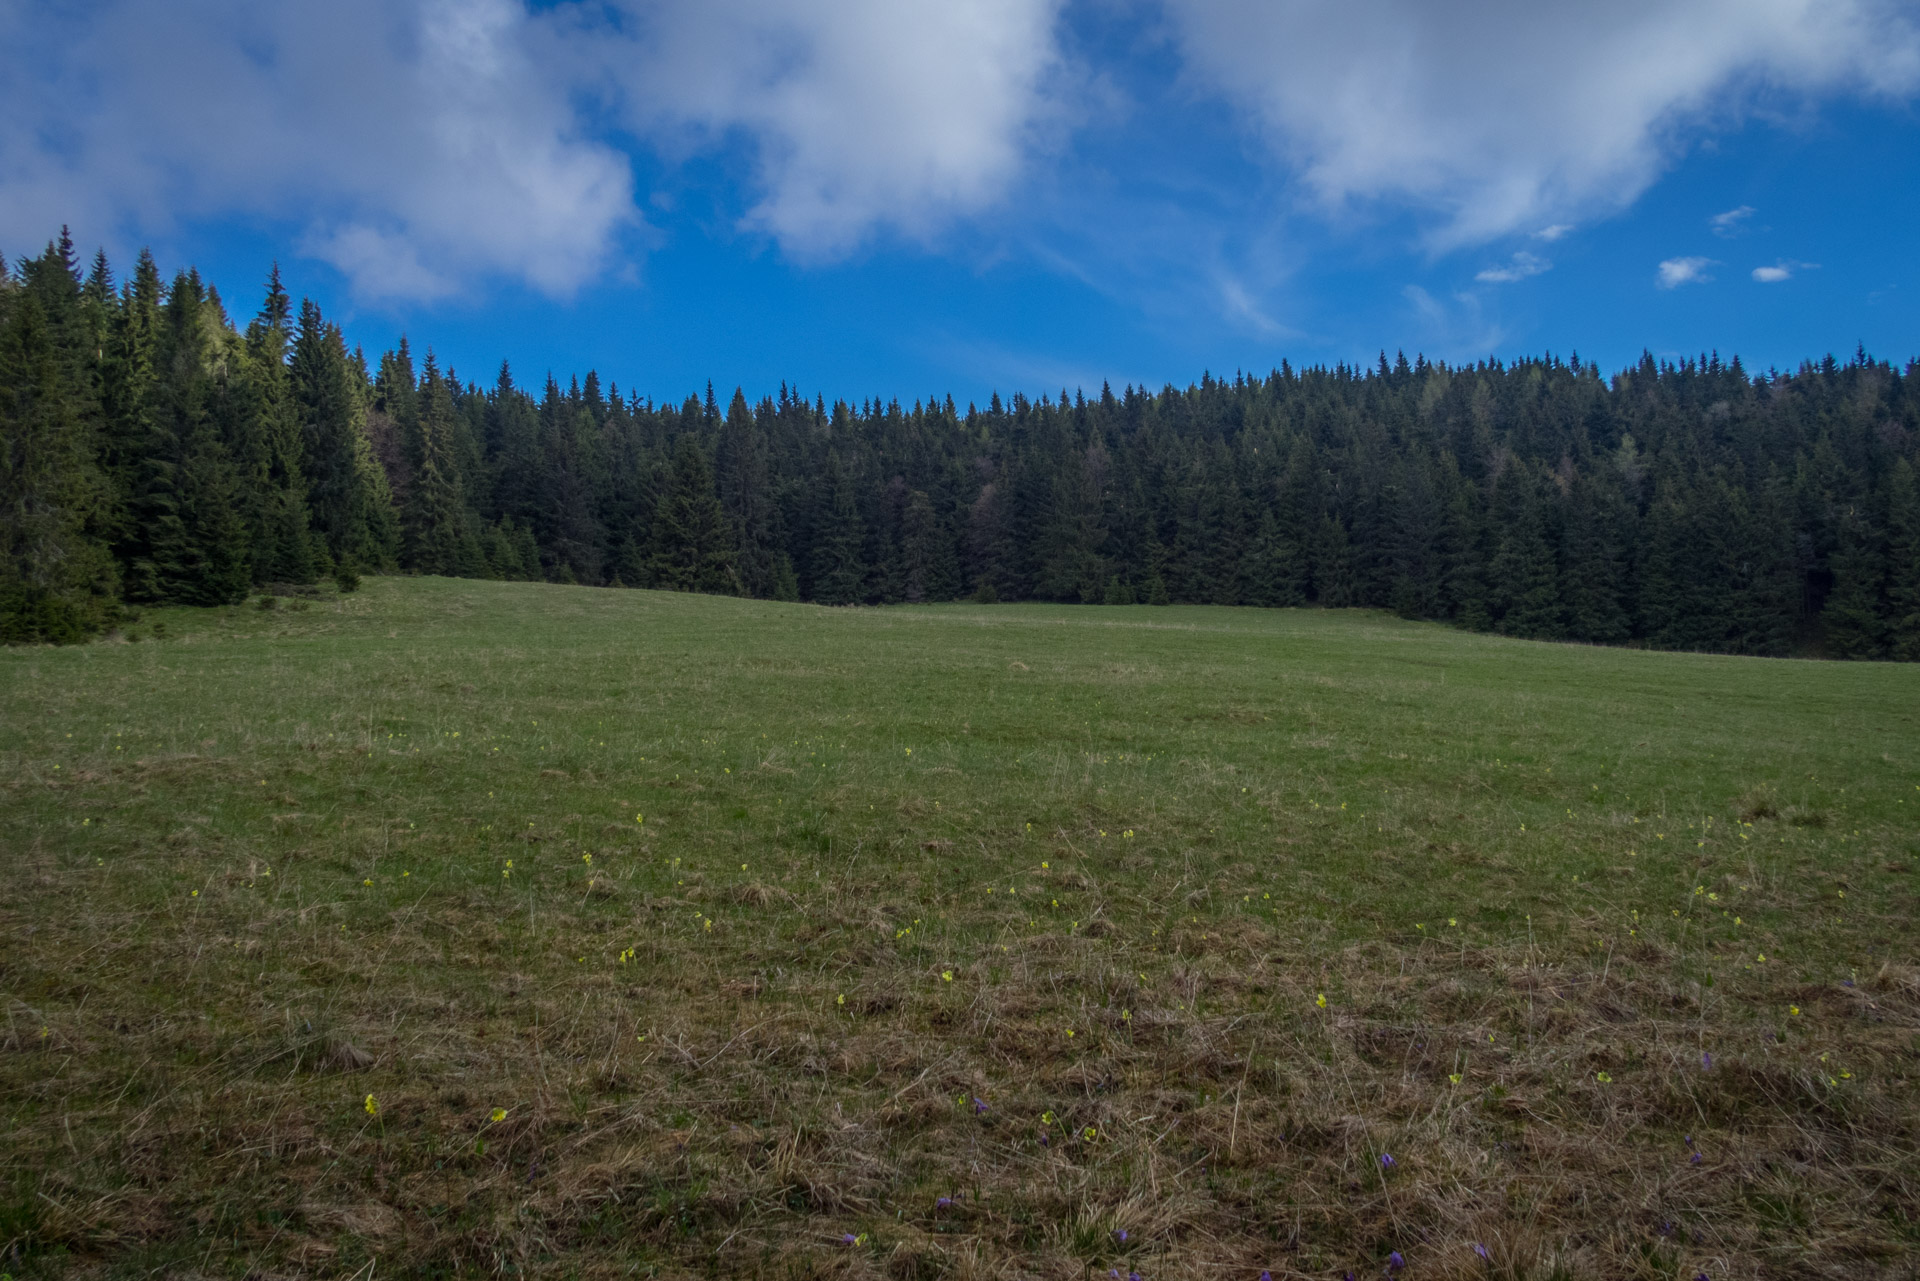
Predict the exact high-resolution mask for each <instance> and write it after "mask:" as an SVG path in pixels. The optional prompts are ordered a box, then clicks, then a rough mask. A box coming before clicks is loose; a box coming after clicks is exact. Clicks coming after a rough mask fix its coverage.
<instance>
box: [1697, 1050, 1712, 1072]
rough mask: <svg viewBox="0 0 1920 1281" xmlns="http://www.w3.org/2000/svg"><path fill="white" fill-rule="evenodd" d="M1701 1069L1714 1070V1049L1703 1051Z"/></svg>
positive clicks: (1705, 1070) (1703, 1070)
mask: <svg viewBox="0 0 1920 1281" xmlns="http://www.w3.org/2000/svg"><path fill="white" fill-rule="evenodd" d="M1700 1070H1701V1071H1702V1072H1711V1071H1713V1051H1711V1050H1706V1051H1703V1052H1702V1053H1701V1055H1700Z"/></svg>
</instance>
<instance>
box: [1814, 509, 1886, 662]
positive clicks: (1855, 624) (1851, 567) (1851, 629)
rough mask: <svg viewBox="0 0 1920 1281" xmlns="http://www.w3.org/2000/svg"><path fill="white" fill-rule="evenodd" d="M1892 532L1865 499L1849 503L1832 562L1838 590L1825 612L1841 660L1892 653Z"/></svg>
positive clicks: (1830, 642)
mask: <svg viewBox="0 0 1920 1281" xmlns="http://www.w3.org/2000/svg"><path fill="white" fill-rule="evenodd" d="M1886 532H1887V531H1885V530H1881V529H1876V528H1875V527H1874V526H1873V524H1872V523H1871V522H1870V521H1869V519H1868V508H1867V506H1866V504H1865V503H1864V502H1862V503H1859V504H1853V505H1849V507H1848V508H1847V510H1846V511H1845V512H1844V513H1843V514H1842V515H1841V518H1840V527H1839V542H1838V546H1837V547H1835V549H1834V553H1833V556H1832V558H1831V560H1830V562H1829V563H1830V564H1831V567H1832V570H1833V594H1832V595H1830V596H1828V597H1827V603H1826V608H1825V609H1823V610H1822V611H1821V613H1820V622H1821V625H1822V628H1823V629H1824V631H1825V633H1826V641H1827V649H1828V651H1829V652H1830V653H1832V654H1833V656H1834V657H1836V658H1885V657H1886V656H1887V642H1888V640H1889V639H1890V629H1889V627H1888V617H1887V615H1888V613H1889V610H1888V608H1887V587H1888V573H1887V570H1888V563H1887V546H1886V543H1885V534H1886Z"/></svg>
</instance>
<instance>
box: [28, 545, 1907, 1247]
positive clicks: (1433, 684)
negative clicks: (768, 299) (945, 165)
mask: <svg viewBox="0 0 1920 1281" xmlns="http://www.w3.org/2000/svg"><path fill="white" fill-rule="evenodd" d="M135 631H136V634H138V635H139V636H140V637H141V640H140V641H139V643H135V644H129V643H121V642H108V643H98V644H93V645H88V646H84V647H73V648H61V649H54V648H30V649H17V650H11V651H5V652H0V854H3V855H4V863H0V875H3V876H4V880H3V881H0V884H3V885H4V892H3V893H0V1001H3V1002H4V1007H5V1018H4V1021H0V1270H3V1271H5V1272H7V1273H10V1274H12V1275H13V1276H14V1277H20V1278H24V1277H27V1276H42V1275H46V1276H69V1275H71V1276H127V1277H131V1276H135V1275H139V1276H148V1275H171V1276H208V1277H240V1276H256V1277H263V1278H264V1277H296V1276H300V1277H306V1276H313V1277H320V1276H326V1277H349V1276H358V1277H367V1278H372V1277H381V1276H397V1275H410V1276H412V1275H418V1276H432V1275H456V1274H458V1275H480V1274H497V1275H513V1276H554V1277H562V1276H582V1277H603V1276H604V1277H613V1276H691V1275H704V1276H762V1275H764V1276H772V1277H791V1278H803V1277H846V1278H865V1277H876V1278H877V1277H891V1278H900V1279H901V1281H912V1279H919V1278H933V1277H954V1278H988V1277H1007V1278H1013V1277H1048V1278H1053V1277H1057V1278H1079V1277H1091V1278H1105V1277H1109V1276H1116V1275H1117V1276H1119V1277H1122V1278H1125V1277H1127V1276H1129V1274H1135V1273H1137V1274H1138V1275H1139V1276H1140V1277H1141V1278H1143V1279H1144V1281H1163V1279H1172V1278H1187V1277H1193V1278H1219V1279H1229V1281H1237V1279H1240V1278H1244V1279H1245V1281H1256V1279H1257V1278H1259V1277H1260V1276H1261V1275H1262V1273H1266V1274H1269V1275H1270V1276H1271V1277H1272V1278H1276V1279H1277V1278H1282V1277H1299V1276H1307V1277H1315V1278H1340V1277H1343V1276H1345V1275H1347V1274H1352V1275H1353V1276H1355V1277H1369V1276H1371V1277H1379V1276H1382V1275H1387V1274H1394V1275H1401V1276H1405V1277H1409V1278H1413V1277H1421V1278H1425V1277H1435V1278H1470V1277H1503V1278H1519V1277H1531V1278H1550V1277H1566V1278H1581V1277H1646V1278H1654V1277H1660V1278H1688V1279H1690V1278H1694V1277H1696V1276H1698V1275H1701V1274H1705V1275H1706V1276H1707V1277H1709V1278H1713V1279H1714V1281H1719V1278H1722V1277H1726V1278H1752V1277H1809V1276H1831V1277H1849V1278H1859V1277H1911V1276H1914V1275H1916V1262H1915V1260H1916V1257H1920V1092H1916V1088H1915V1085H1916V1076H1917V1075H1920V928H1916V925H1915V917H1916V910H1917V909H1920V889H1917V888H1916V883H1917V882H1920V666H1912V665H1908V666H1898V665H1888V664H1843V663H1816V662H1799V661H1781V660H1759V659H1746V658H1729V657H1712V656H1700V655H1688V654H1662V653H1649V652H1640V651H1630V650H1607V649H1593V648H1585V647H1577V646H1566V645H1547V644H1534V643H1527V642H1519V641H1512V640H1505V639H1500V638H1496V637H1489V636H1480V635H1472V634H1467V633H1462V632H1457V631H1452V630H1448V629H1446V628H1443V627H1440V626H1435V625H1429V624H1418V623H1408V622H1403V621H1400V620H1397V619H1394V618H1391V617H1387V616H1383V615H1378V614H1368V613H1358V612H1328V611H1309V610H1288V611H1259V610H1241V609H1216V608H1184V607H1176V608H1151V607H1146V606H1140V607H1113V608H1101V607H1064V606H1062V607H1056V606H1044V605H995V606H980V605H944V606H929V607H895V608H887V609H825V608H819V607H814V606H805V605H781V604H772V603H765V602H754V601H745V600H735V599H726V598H718V597H706V596H693V595H675V594H665V593H653V592H632V591H620V590H605V589H588V588H571V587H559V586H546V585H529V584H505V583H490V582H476V581H457V580H450V579H432V578H421V579H401V578H370V579H368V580H367V581H366V583H365V586H364V588H363V589H362V590H361V591H359V592H358V593H356V594H352V595H346V596H341V595H337V594H335V593H334V592H333V590H332V589H331V588H329V589H327V590H325V591H324V592H322V593H320V594H318V595H316V596H314V597H313V598H312V599H310V600H308V599H305V598H295V599H289V600H282V601H280V602H279V604H278V607H277V608H275V609H272V610H262V609H259V608H256V607H254V606H252V605H248V606H244V607H235V608H231V609H223V610H155V611H150V612H149V613H148V614H147V616H146V617H145V618H144V619H143V620H142V621H141V622H140V623H139V625H138V626H137V627H136V629H135Z"/></svg>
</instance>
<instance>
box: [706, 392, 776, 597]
mask: <svg viewBox="0 0 1920 1281" xmlns="http://www.w3.org/2000/svg"><path fill="white" fill-rule="evenodd" d="M715 471H716V473H717V475H716V477H715V481H716V488H717V489H718V491H719V495H720V505H721V507H722V508H724V509H725V510H726V513H727V518H728V519H729V520H730V521H731V522H732V525H733V528H734V530H735V531H736V532H737V533H738V534H739V538H740V544H739V547H738V548H737V550H736V552H735V555H734V565H735V569H736V571H737V573H738V574H739V577H740V586H741V590H742V591H743V592H744V594H746V595H748V596H757V597H760V598H762V599H771V598H777V596H778V594H779V591H780V590H781V585H782V582H783V574H784V575H785V576H786V577H791V576H792V573H793V566H792V564H791V562H787V563H786V564H785V566H784V568H783V565H782V561H783V559H785V550H784V548H783V546H782V544H783V543H784V542H785V541H786V540H785V535H784V531H783V530H782V528H781V520H780V508H779V506H778V504H777V503H776V502H775V501H774V494H773V479H772V476H771V474H770V472H769V469H768V460H767V441H766V433H765V432H764V431H763V430H762V429H761V427H760V424H759V423H758V422H757V421H755V418H754V414H753V411H752V410H750V409H749V408H747V398H746V396H745V395H744V394H743V393H742V392H741V391H740V389H739V388H735V389H734V393H733V400H732V401H731V402H730V403H729V404H728V405H727V416H726V420H725V422H724V423H723V425H722V426H721V428H720V439H719V443H718V445H717V447H716V457H715Z"/></svg>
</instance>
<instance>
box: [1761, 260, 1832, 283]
mask: <svg viewBox="0 0 1920 1281" xmlns="http://www.w3.org/2000/svg"><path fill="white" fill-rule="evenodd" d="M1819 266H1820V264H1819V263H1817V262H1795V261H1793V260H1792V259H1791V258H1782V259H1781V260H1780V261H1779V262H1776V263H1775V264H1773V266H1771V267H1755V268H1754V269H1753V278H1754V279H1755V280H1757V281H1759V282H1760V283H1761V284H1763V285H1777V284H1779V283H1780V282H1781V281H1783V280H1792V279H1793V273H1794V272H1796V271H1812V270H1815V269H1816V268H1818V267H1819Z"/></svg>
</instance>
